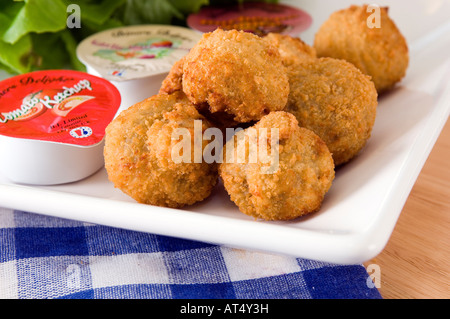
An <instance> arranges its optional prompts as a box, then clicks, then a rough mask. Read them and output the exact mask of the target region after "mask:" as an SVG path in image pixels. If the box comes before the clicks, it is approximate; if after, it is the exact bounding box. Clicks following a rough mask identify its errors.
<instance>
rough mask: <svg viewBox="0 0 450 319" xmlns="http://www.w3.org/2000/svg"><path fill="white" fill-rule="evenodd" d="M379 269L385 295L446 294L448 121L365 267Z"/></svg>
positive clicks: (449, 290) (449, 293)
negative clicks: (382, 244)
mask: <svg viewBox="0 0 450 319" xmlns="http://www.w3.org/2000/svg"><path fill="white" fill-rule="evenodd" d="M370 264H375V265H377V266H378V267H377V268H378V269H379V270H380V272H379V273H380V276H379V278H380V287H379V289H378V290H379V291H380V293H381V295H382V297H383V298H385V299H400V298H401V299H437V298H440V299H448V298H450V121H448V120H447V124H446V125H445V127H444V129H443V130H442V132H441V134H440V136H439V138H438V140H437V142H436V144H435V146H434V148H433V150H432V152H431V154H430V156H429V157H428V160H427V162H426V163H425V166H424V167H423V169H422V171H421V173H420V175H419V177H418V179H417V181H416V183H415V185H414V187H413V189H412V191H411V193H410V195H409V197H408V200H407V202H406V203H405V206H404V207H403V210H402V213H401V214H400V217H399V220H398V222H397V224H396V226H395V228H394V231H393V233H392V236H391V237H390V239H389V241H388V243H387V245H386V247H385V248H384V250H383V251H382V252H381V253H380V254H379V255H378V256H376V257H375V258H374V259H372V260H370V261H367V262H366V263H365V266H366V267H368V265H370Z"/></svg>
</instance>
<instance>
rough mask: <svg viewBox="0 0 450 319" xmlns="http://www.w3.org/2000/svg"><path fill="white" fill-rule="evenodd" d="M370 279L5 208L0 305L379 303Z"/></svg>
mask: <svg viewBox="0 0 450 319" xmlns="http://www.w3.org/2000/svg"><path fill="white" fill-rule="evenodd" d="M369 280H370V278H369V276H368V273H367V272H366V269H365V268H364V267H363V266H362V265H353V266H339V265H333V264H327V263H323V262H317V261H311V260H305V259H299V258H292V257H285V256H278V255H272V254H265V253H261V252H252V251H247V250H240V249H233V248H228V247H223V246H219V245H212V244H208V243H203V242H197V241H191V240H184V239H177V238H172V237H166V236H160V235H155V234H149V233H142V232H135V231H129V230H123V229H118V228H112V227H106V226H101V225H93V224H88V223H83V222H78V221H72V220H66V219H61V218H55V217H48V216H43V215H37V214H33V213H27V212H22V211H13V210H9V209H2V208H0V298H8V299H44V298H77V299H116V298H117V299H128V298H130V299H144V298H145V299H182V298H183V299H206V298H207V299H294V298H295V299H298V298H301V299H307V298H315V299H320V298H342V299H344V298H345V299H348V298H364V299H369V298H370V299H379V298H381V296H380V294H379V292H378V290H377V289H376V288H374V287H373V285H370V283H369ZM368 283H369V284H368Z"/></svg>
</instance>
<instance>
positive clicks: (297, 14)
mask: <svg viewBox="0 0 450 319" xmlns="http://www.w3.org/2000/svg"><path fill="white" fill-rule="evenodd" d="M311 23H312V18H311V16H310V15H309V14H308V13H306V12H305V11H303V10H300V9H298V8H294V7H291V6H287V5H282V4H275V3H265V2H245V3H242V4H238V5H230V6H218V7H214V6H207V7H203V8H202V9H201V10H200V11H199V12H198V13H195V14H191V15H189V17H188V19H187V24H188V26H189V27H190V28H192V29H194V30H198V31H201V32H204V33H206V32H212V31H214V30H215V29H217V28H221V29H223V30H231V29H236V30H242V31H247V32H252V33H255V34H258V35H260V36H264V35H266V34H267V33H269V32H273V33H281V34H289V35H291V36H298V35H299V33H301V32H303V31H305V30H306V29H308V28H309V27H310V26H311Z"/></svg>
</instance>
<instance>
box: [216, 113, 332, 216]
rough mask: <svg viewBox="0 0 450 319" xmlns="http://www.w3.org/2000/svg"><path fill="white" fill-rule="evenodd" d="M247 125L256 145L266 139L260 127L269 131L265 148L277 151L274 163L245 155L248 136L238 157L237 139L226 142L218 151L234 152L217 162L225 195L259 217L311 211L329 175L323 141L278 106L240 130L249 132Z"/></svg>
mask: <svg viewBox="0 0 450 319" xmlns="http://www.w3.org/2000/svg"><path fill="white" fill-rule="evenodd" d="M250 129H255V130H256V132H257V138H256V139H257V141H258V142H257V147H258V148H259V147H262V145H261V144H264V143H263V142H264V141H266V140H265V137H266V136H265V135H262V134H263V133H262V132H264V130H263V129H266V130H267V131H269V132H270V134H268V135H267V141H268V146H269V147H268V149H269V153H271V154H274V153H273V152H277V154H278V162H277V165H273V164H274V163H273V162H271V161H267V160H263V159H261V158H258V159H257V160H256V161H254V160H251V155H250V154H249V147H250V146H251V145H252V144H253V143H251V142H250V141H251V139H250V138H249V139H244V140H245V145H246V150H247V153H246V156H245V160H242V157H239V154H238V152H239V147H238V142H237V141H238V139H233V140H230V141H228V142H227V144H226V146H225V149H224V154H226V153H227V152H231V153H233V154H234V155H235V156H234V157H233V158H232V159H233V160H232V161H229V160H224V163H222V164H220V165H219V174H220V177H221V179H222V180H223V184H224V186H225V189H226V190H227V192H228V194H229V195H230V199H231V200H232V201H233V202H234V203H235V204H236V205H237V206H238V207H239V209H240V211H241V212H242V213H244V214H247V215H249V216H253V217H255V218H260V219H263V220H292V219H295V218H298V217H300V216H304V215H306V214H309V213H312V212H315V211H317V210H318V209H319V208H320V207H321V204H322V202H323V200H324V196H325V194H326V193H327V192H328V190H329V188H330V187H331V184H332V181H333V179H334V174H335V173H334V163H333V159H332V156H331V153H330V152H329V150H328V148H327V146H326V144H325V143H324V142H323V141H322V140H321V139H320V138H319V137H318V136H317V135H316V134H315V133H313V132H312V131H311V130H308V129H306V128H302V127H299V126H298V122H297V120H296V119H295V117H294V116H293V115H292V114H290V113H287V112H283V111H279V112H272V113H270V114H269V115H266V116H264V117H263V118H262V119H261V120H260V121H259V122H258V123H257V124H255V125H254V126H252V127H250V128H247V129H246V130H244V131H243V132H244V133H249V130H250ZM273 129H277V130H278V141H277V142H274V140H272V134H274V133H275V131H273ZM253 146H256V145H254V144H253ZM229 148H231V149H232V151H229V150H228V149H229ZM224 156H225V155H224ZM224 158H225V159H226V157H224ZM240 158H241V160H240Z"/></svg>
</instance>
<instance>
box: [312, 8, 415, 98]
mask: <svg viewBox="0 0 450 319" xmlns="http://www.w3.org/2000/svg"><path fill="white" fill-rule="evenodd" d="M370 15H371V12H367V5H364V6H355V5H353V6H350V7H349V8H348V9H344V10H339V11H336V12H334V13H333V14H331V16H330V17H329V19H328V20H327V21H326V22H325V23H324V24H323V25H322V26H321V27H320V28H319V30H318V32H317V33H316V36H315V39H314V48H315V49H316V50H317V55H318V56H319V57H332V58H338V59H344V60H347V61H349V62H351V63H353V64H354V65H355V66H356V67H358V68H359V69H360V70H361V71H362V72H363V73H365V74H367V75H370V76H371V77H372V81H373V82H374V83H375V87H376V89H377V91H378V93H381V92H384V91H386V90H389V89H391V88H392V87H393V86H394V85H395V84H396V83H397V82H399V81H400V80H401V79H402V78H403V77H404V76H405V74H406V69H407V67H408V63H409V53H408V46H407V43H406V40H405V38H404V37H403V35H402V34H401V33H400V31H399V29H398V28H397V26H396V25H395V23H394V22H393V21H392V20H391V19H390V17H389V16H388V8H380V20H379V28H377V27H372V28H370V27H369V26H372V25H371V23H374V21H372V20H371V19H370ZM368 19H369V20H370V21H369V22H368Z"/></svg>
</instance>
